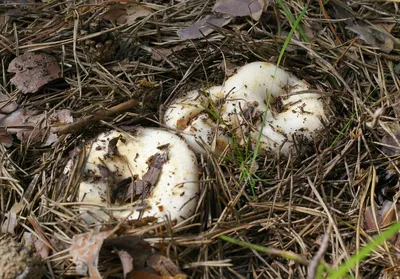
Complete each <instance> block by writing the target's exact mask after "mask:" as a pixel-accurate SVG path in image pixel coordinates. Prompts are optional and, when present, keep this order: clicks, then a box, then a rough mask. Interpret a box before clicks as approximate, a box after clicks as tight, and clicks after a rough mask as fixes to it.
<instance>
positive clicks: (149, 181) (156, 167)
mask: <svg viewBox="0 0 400 279" xmlns="http://www.w3.org/2000/svg"><path fill="white" fill-rule="evenodd" d="M167 160H168V152H167V151H166V150H164V151H163V152H158V153H156V154H154V155H153V156H151V157H150V158H149V160H147V164H148V166H149V168H148V170H147V172H146V173H145V174H144V175H143V177H142V179H141V180H137V181H135V182H134V183H131V185H130V186H129V188H128V190H127V191H126V193H125V195H124V198H123V200H125V201H127V200H129V199H130V198H132V197H134V196H136V195H141V194H143V192H147V191H148V189H149V188H151V187H153V186H155V185H156V184H157V181H158V178H159V177H160V174H161V170H162V166H163V165H164V163H165V162H166V161H167Z"/></svg>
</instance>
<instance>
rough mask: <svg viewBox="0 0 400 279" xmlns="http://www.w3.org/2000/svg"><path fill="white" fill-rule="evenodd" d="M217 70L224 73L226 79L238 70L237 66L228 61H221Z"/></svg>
mask: <svg viewBox="0 0 400 279" xmlns="http://www.w3.org/2000/svg"><path fill="white" fill-rule="evenodd" d="M218 69H221V70H223V71H224V72H225V76H226V77H230V76H233V75H234V74H235V73H236V72H237V70H238V69H239V66H236V65H235V64H232V63H231V62H229V61H222V62H221V64H220V65H219V67H218Z"/></svg>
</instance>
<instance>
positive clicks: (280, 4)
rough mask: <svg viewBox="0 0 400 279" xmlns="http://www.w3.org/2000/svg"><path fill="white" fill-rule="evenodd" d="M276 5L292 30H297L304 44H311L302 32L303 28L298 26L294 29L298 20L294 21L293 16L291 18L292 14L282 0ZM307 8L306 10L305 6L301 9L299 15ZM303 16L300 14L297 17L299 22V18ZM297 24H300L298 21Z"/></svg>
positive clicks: (278, 0)
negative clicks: (291, 26)
mask: <svg viewBox="0 0 400 279" xmlns="http://www.w3.org/2000/svg"><path fill="white" fill-rule="evenodd" d="M276 3H277V4H278V5H279V7H281V9H282V10H283V12H284V13H285V16H286V17H287V18H288V19H289V20H290V22H291V23H292V24H293V28H292V30H293V29H296V28H297V30H298V31H299V34H300V37H301V38H302V39H303V40H304V41H305V42H307V43H309V42H311V41H310V39H309V38H308V36H307V35H306V33H305V32H304V30H303V28H302V27H301V26H298V27H297V26H296V27H294V25H295V24H296V22H297V21H299V19H297V20H295V18H294V16H293V14H292V12H291V11H290V10H289V9H288V8H287V7H286V6H285V4H284V3H283V1H282V0H277V1H276ZM307 8H308V5H306V6H305V7H304V8H303V10H302V12H301V13H303V11H306V10H307ZM304 13H305V12H304ZM303 15H304V14H303ZM303 15H301V14H300V16H299V18H300V20H301V18H302V17H303ZM299 22H300V21H299ZM298 24H299V23H297V25H298Z"/></svg>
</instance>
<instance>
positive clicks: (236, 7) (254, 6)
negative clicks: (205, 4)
mask: <svg viewBox="0 0 400 279" xmlns="http://www.w3.org/2000/svg"><path fill="white" fill-rule="evenodd" d="M266 4H267V1H266V0H218V1H217V2H216V3H215V5H214V7H213V11H214V12H217V13H224V14H228V15H230V16H251V18H252V19H254V20H256V21H258V20H259V19H260V17H261V15H262V13H263V11H264V7H265V6H266Z"/></svg>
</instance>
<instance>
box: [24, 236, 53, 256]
mask: <svg viewBox="0 0 400 279" xmlns="http://www.w3.org/2000/svg"><path fill="white" fill-rule="evenodd" d="M23 241H24V244H25V246H27V247H34V248H35V250H36V255H38V256H39V257H40V258H41V259H43V260H44V259H47V257H48V256H49V254H50V248H49V246H47V245H46V244H45V243H44V242H43V241H41V240H40V239H38V238H37V237H36V236H35V235H33V234H32V233H28V232H24V235H23Z"/></svg>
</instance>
